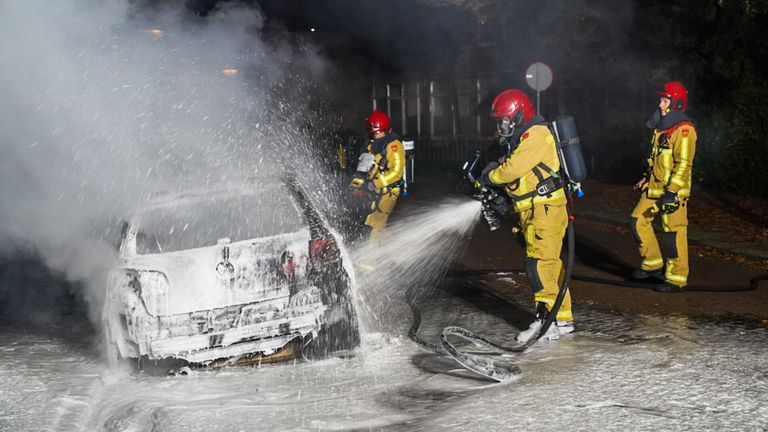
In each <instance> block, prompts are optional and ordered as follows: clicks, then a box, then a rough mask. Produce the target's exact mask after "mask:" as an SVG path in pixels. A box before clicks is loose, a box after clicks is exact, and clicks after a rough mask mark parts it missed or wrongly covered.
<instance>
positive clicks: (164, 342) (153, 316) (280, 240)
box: [103, 180, 359, 367]
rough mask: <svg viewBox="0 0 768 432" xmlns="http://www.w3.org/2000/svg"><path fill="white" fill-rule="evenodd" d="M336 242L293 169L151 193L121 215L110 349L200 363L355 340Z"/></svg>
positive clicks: (324, 348)
mask: <svg viewBox="0 0 768 432" xmlns="http://www.w3.org/2000/svg"><path fill="white" fill-rule="evenodd" d="M340 244H341V243H340V242H339V240H338V239H337V236H336V235H335V234H334V233H333V232H332V230H331V229H330V228H329V227H328V225H327V224H326V223H325V222H324V220H323V219H322V217H321V216H320V215H319V214H318V213H317V212H316V211H315V210H314V208H313V206H312V205H311V203H310V202H309V200H307V197H306V194H305V193H304V191H303V189H302V188H301V187H299V186H298V185H297V184H295V183H293V182H291V181H289V180H285V181H282V182H276V183H275V184H271V185H265V184H259V185H238V186H232V185H227V186H226V187H223V186H222V187H206V188H201V189H196V190H188V191H185V192H183V193H176V194H172V195H167V196H164V197H161V198H158V199H156V200H153V201H152V202H151V203H149V204H147V205H145V206H142V207H141V208H140V209H138V211H136V214H135V215H134V216H133V217H131V218H130V220H129V221H128V222H127V223H126V224H125V225H124V229H123V232H122V240H121V244H120V258H121V262H120V265H119V267H117V268H115V269H113V270H112V271H111V272H110V275H109V279H108V289H107V296H106V302H105V306H104V313H103V319H104V325H105V329H106V331H105V336H106V340H107V344H108V347H109V349H110V352H111V353H114V354H115V356H116V357H117V358H118V359H134V360H138V364H139V365H141V364H142V363H146V361H147V360H150V361H154V362H155V364H157V362H158V361H174V362H177V363H183V364H187V365H189V366H193V367H194V366H198V367H199V366H214V365H223V364H237V363H242V362H247V361H248V360H254V361H259V362H262V361H269V360H270V359H285V358H294V357H295V356H296V355H297V354H298V353H301V354H303V355H304V356H307V355H310V356H317V355H325V354H328V353H331V352H336V351H342V350H350V349H352V348H354V347H356V346H357V345H358V344H359V333H358V329H357V320H356V317H355V313H354V308H353V305H352V298H351V277H350V272H351V271H352V270H351V266H349V265H345V254H344V253H343V250H342V249H341V248H340Z"/></svg>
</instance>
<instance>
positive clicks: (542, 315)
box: [517, 303, 573, 343]
mask: <svg viewBox="0 0 768 432" xmlns="http://www.w3.org/2000/svg"><path fill="white" fill-rule="evenodd" d="M548 316H549V311H548V310H547V305H546V304H545V303H539V305H538V307H537V308H536V318H535V319H534V320H533V322H532V323H531V325H529V326H528V330H523V331H521V332H520V334H519V335H517V341H518V342H523V343H524V342H528V340H529V339H530V338H532V337H535V336H536V335H537V334H538V333H539V330H540V329H541V326H542V325H543V324H544V321H546V320H547V317H548ZM570 329H571V330H570V331H569V332H568V333H570V332H571V331H573V325H571V328H570ZM541 339H543V340H556V339H560V330H559V329H558V327H557V324H556V323H554V322H553V323H552V324H551V325H550V326H549V328H548V329H547V331H546V332H544V334H543V335H541Z"/></svg>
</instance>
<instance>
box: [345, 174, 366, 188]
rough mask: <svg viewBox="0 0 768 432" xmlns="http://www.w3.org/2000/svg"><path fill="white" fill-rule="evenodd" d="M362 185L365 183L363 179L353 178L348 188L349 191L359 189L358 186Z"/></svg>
mask: <svg viewBox="0 0 768 432" xmlns="http://www.w3.org/2000/svg"><path fill="white" fill-rule="evenodd" d="M363 183H365V179H362V178H359V177H355V178H353V179H352V182H350V183H349V188H350V189H360V186H362V185H363Z"/></svg>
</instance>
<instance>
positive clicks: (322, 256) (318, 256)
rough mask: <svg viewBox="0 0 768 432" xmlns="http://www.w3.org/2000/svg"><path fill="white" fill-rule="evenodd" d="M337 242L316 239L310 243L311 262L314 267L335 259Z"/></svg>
mask: <svg viewBox="0 0 768 432" xmlns="http://www.w3.org/2000/svg"><path fill="white" fill-rule="evenodd" d="M337 250H338V249H337V247H336V242H335V241H333V240H330V239H327V238H322V237H321V238H316V239H312V240H310V241H309V261H310V263H311V264H312V265H313V266H316V265H320V264H323V263H325V262H327V261H328V260H331V259H334V258H335V257H336V253H337Z"/></svg>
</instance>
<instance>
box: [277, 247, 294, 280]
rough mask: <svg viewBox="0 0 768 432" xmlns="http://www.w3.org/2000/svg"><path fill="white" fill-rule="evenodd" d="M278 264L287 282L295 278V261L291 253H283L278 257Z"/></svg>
mask: <svg viewBox="0 0 768 432" xmlns="http://www.w3.org/2000/svg"><path fill="white" fill-rule="evenodd" d="M280 263H281V264H282V267H283V276H285V278H286V279H288V280H292V279H293V278H294V277H295V276H296V261H295V259H294V257H293V252H291V251H285V252H283V255H282V256H281V257H280Z"/></svg>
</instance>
